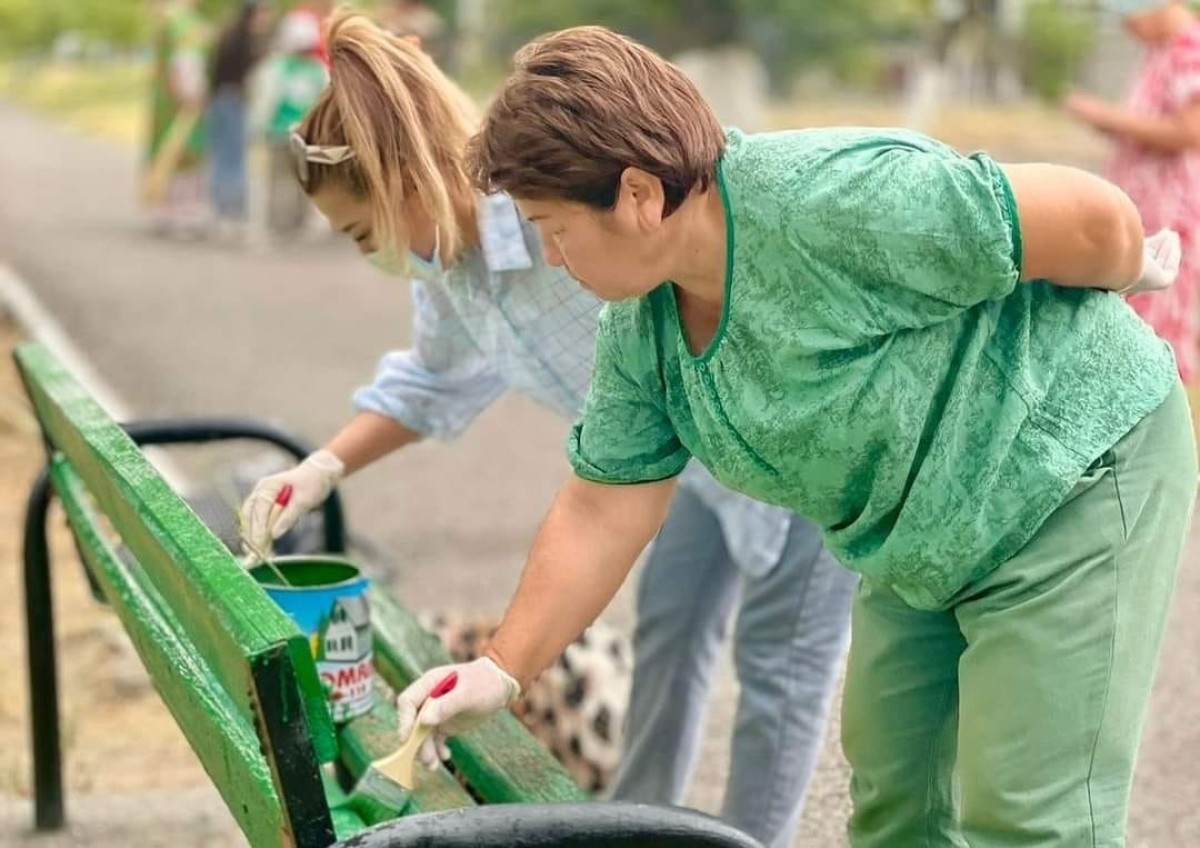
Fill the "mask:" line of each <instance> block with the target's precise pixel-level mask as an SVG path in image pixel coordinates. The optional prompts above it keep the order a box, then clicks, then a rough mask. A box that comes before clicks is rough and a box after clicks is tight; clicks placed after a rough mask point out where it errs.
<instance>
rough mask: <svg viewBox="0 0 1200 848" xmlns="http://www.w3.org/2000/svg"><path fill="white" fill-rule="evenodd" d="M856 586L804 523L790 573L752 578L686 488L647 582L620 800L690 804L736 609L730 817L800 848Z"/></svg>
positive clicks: (797, 522) (792, 542)
mask: <svg viewBox="0 0 1200 848" xmlns="http://www.w3.org/2000/svg"><path fill="white" fill-rule="evenodd" d="M857 584H858V578H857V576H856V575H854V574H851V573H850V572H849V571H846V570H845V569H843V568H842V567H841V566H840V565H839V564H838V563H837V561H836V560H834V559H833V557H832V556H831V555H830V554H829V553H828V551H826V550H825V548H824V546H823V544H822V542H821V535H820V532H819V531H818V530H817V527H816V526H815V525H814V524H812V523H811V522H809V521H806V520H804V519H802V518H800V517H798V516H797V517H795V518H794V519H793V522H792V526H791V530H790V532H789V535H788V540H787V545H786V547H785V548H784V551H783V555H782V557H781V559H780V562H779V563H778V565H776V566H775V568H774V569H772V570H771V571H770V572H768V573H767V574H766V575H764V576H762V577H756V578H750V577H745V576H743V575H742V574H741V573H740V572H739V571H738V568H737V566H736V565H735V564H734V562H733V559H732V558H731V557H730V554H729V551H728V549H727V547H726V544H725V538H724V536H723V534H722V533H721V528H720V526H719V525H718V523H717V519H716V516H715V514H714V513H713V512H712V511H711V510H710V509H709V508H708V507H707V506H706V505H705V504H704V502H703V501H702V500H701V499H700V498H698V497H697V496H696V495H695V494H693V493H692V492H690V491H688V490H687V489H686V488H681V489H679V491H678V492H676V494H675V500H674V502H673V504H672V507H671V512H670V515H669V516H668V518H667V521H666V523H665V524H664V525H663V529H662V532H661V533H660V534H659V537H658V539H657V541H656V542H655V543H654V547H653V549H652V550H651V552H650V556H649V559H648V560H647V562H646V565H645V568H644V571H643V572H642V576H641V583H640V585H639V587H638V598H637V613H638V622H637V628H636V630H635V634H634V674H633V691H632V693H631V695H630V704H629V715H628V718H627V729H626V750H625V756H624V758H623V760H622V763H621V768H620V770H619V772H618V774H617V778H616V781H615V784H614V789H613V797H614V798H617V799H619V800H626V801H639V802H643V803H656V804H678V803H679V802H680V801H681V799H682V798H683V794H684V790H685V788H686V785H687V782H688V778H689V776H690V774H691V771H692V767H693V765H694V763H695V759H696V753H697V751H698V749H699V744H700V736H701V733H702V731H703V721H704V712H705V709H704V708H705V701H706V699H707V695H708V690H709V684H710V682H711V679H712V672H713V667H714V666H715V664H716V660H717V658H718V656H719V652H720V647H721V644H722V642H723V641H724V639H725V636H726V633H727V629H728V623H729V619H730V617H731V614H732V612H733V609H734V606H735V605H737V606H738V615H737V623H736V625H735V632H734V657H735V663H736V668H737V675H738V682H739V683H740V686H741V694H740V697H739V701H738V707H737V718H736V722H735V726H734V732H733V742H732V762H731V768H730V774H729V780H728V783H727V784H726V791H725V802H724V805H723V808H722V812H721V817H722V818H723V819H724V820H725V821H727V822H729V823H730V824H732V825H734V826H735V827H738V828H740V829H741V830H743V831H745V832H746V833H749V834H750V835H752V836H754V837H756V838H757V839H759V840H760V841H761V842H762V843H763V844H765V845H767V846H771V848H776V846H779V848H782V846H787V845H790V844H791V842H792V840H793V838H794V836H795V832H796V829H797V828H798V826H799V823H800V814H801V812H802V810H803V806H804V795H805V792H806V791H807V789H808V784H809V781H810V780H811V778H812V774H813V771H814V770H815V769H816V765H817V760H818V758H819V756H820V752H821V746H822V742H823V741H824V737H825V728H826V724H827V720H828V717H829V705H830V701H831V700H832V697H833V692H834V689H835V687H836V684H837V679H838V672H839V671H840V669H841V662H842V659H843V658H844V656H845V653H846V646H847V641H848V638H849V618H850V606H851V603H852V601H853V598H854V592H855V587H856V586H857ZM739 588H740V589H741V592H740V603H739V602H738V597H739V591H738V590H739Z"/></svg>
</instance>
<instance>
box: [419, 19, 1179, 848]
mask: <svg viewBox="0 0 1200 848" xmlns="http://www.w3.org/2000/svg"><path fill="white" fill-rule="evenodd" d="M471 162H472V165H471V167H472V172H473V173H474V174H475V175H476V178H477V183H478V185H480V186H481V187H482V188H484V189H486V190H489V191H492V190H503V191H507V192H510V193H511V195H512V196H513V197H514V199H515V200H516V202H517V204H518V206H519V207H520V208H521V211H522V212H523V213H525V215H526V216H527V218H528V219H529V220H531V221H533V222H535V223H536V225H537V226H538V228H539V230H540V232H541V233H542V237H543V245H544V249H545V251H546V256H547V261H549V262H550V263H552V264H555V265H561V266H563V267H566V268H569V269H570V271H571V274H572V276H574V277H576V278H577V279H579V280H581V281H582V282H583V283H584V284H585V285H586V286H588V287H589V288H590V289H591V290H593V291H595V292H596V293H597V294H598V295H599V296H600V297H602V298H604V299H605V300H608V301H611V302H610V303H609V304H608V306H607V307H606V309H605V312H604V314H603V316H602V318H601V322H600V330H599V334H598V337H597V344H596V367H595V371H594V374H593V377H592V383H591V390H590V392H589V395H588V399H587V402H586V404H585V407H584V413H583V416H582V417H581V419H580V421H579V422H578V423H577V424H576V426H575V429H574V430H573V432H572V435H571V437H570V439H569V443H568V449H569V457H570V460H571V464H572V466H573V468H574V471H575V475H574V476H572V477H570V478H569V479H568V480H567V481H566V482H565V483H564V485H563V487H562V489H561V490H560V492H559V495H558V497H557V499H556V501H555V503H554V505H553V506H552V507H551V509H550V512H549V514H548V515H547V517H546V520H545V522H544V523H543V525H542V528H541V530H540V531H539V533H538V538H537V540H536V541H535V542H534V545H533V548H532V550H531V552H530V555H529V562H528V565H527V566H526V569H525V573H524V575H523V577H522V579H521V584H520V587H519V588H518V590H517V593H516V595H515V596H514V598H513V600H512V602H511V603H510V605H509V609H508V612H507V613H506V614H505V618H504V621H503V623H502V624H501V626H500V628H499V630H498V631H497V632H496V634H495V636H494V637H493V638H492V640H491V642H490V643H489V646H488V648H487V652H488V656H489V657H490V658H491V660H492V662H491V664H485V663H476V664H473V665H462V666H457V667H455V670H456V671H458V675H459V676H458V685H457V687H456V688H455V690H454V691H453V692H451V693H449V694H448V695H446V696H445V697H443V698H439V699H437V700H435V701H433V702H432V703H430V704H429V705H428V707H427V708H424V709H422V704H423V703H424V702H425V701H426V699H427V696H428V695H429V692H430V690H431V689H432V687H433V686H434V684H435V683H436V682H437V680H438V679H440V675H444V674H445V673H446V671H445V670H444V669H440V670H438V671H436V672H432V673H430V674H428V675H426V676H423V677H422V678H420V679H418V680H417V681H416V682H414V683H413V684H412V686H410V687H409V688H408V689H407V690H405V691H404V692H403V693H401V695H400V698H399V713H400V715H401V718H402V719H403V722H404V726H403V730H402V735H404V733H405V732H407V731H408V729H409V728H410V727H411V726H412V723H413V720H414V719H413V717H414V716H416V715H418V710H420V712H419V715H420V720H421V721H422V722H424V723H426V724H428V725H430V726H433V727H436V728H437V732H438V733H441V734H448V733H449V734H453V733H455V732H461V731H462V730H464V729H468V728H469V727H470V726H471V725H472V723H474V722H477V721H479V720H480V719H481V718H483V717H486V716H487V715H488V714H489V713H490V712H491V711H494V710H496V709H498V708H499V707H500V706H502V705H503V704H504V703H505V702H506V700H507V699H508V698H509V697H511V694H512V692H514V691H518V690H519V687H520V685H522V684H524V683H526V682H527V681H529V680H530V679H532V677H533V676H534V675H536V674H537V673H538V672H539V671H540V670H541V669H543V668H544V667H545V666H546V665H547V664H548V663H549V662H551V661H552V660H553V657H554V656H556V655H557V653H558V652H559V651H560V650H561V649H562V647H563V646H564V645H565V644H567V643H569V642H570V640H571V639H572V638H573V637H574V636H575V634H576V633H578V632H579V631H580V630H581V629H582V628H583V627H584V626H586V625H587V624H588V623H589V622H590V621H591V620H592V617H594V616H595V614H596V613H598V612H599V610H601V609H603V607H604V606H605V604H607V603H608V600H609V598H610V597H611V596H612V594H613V593H614V592H615V591H616V590H617V587H619V586H620V584H621V581H622V580H623V579H624V577H625V575H626V574H627V573H628V572H629V569H630V567H631V566H632V564H633V559H634V557H635V555H636V552H637V551H638V549H639V548H640V546H641V545H642V544H643V543H644V542H645V540H647V539H649V538H650V537H651V536H652V535H653V534H654V532H655V531H656V530H657V529H658V525H659V522H660V520H661V518H662V516H663V515H664V513H665V511H666V509H667V505H668V503H669V501H670V498H671V494H672V478H674V477H675V476H676V475H678V474H679V472H680V471H682V469H683V468H684V467H685V466H686V465H687V464H688V463H689V461H690V460H691V459H692V458H695V459H697V460H699V461H701V462H702V463H704V465H705V466H706V467H707V468H708V469H709V470H710V471H712V472H713V474H714V475H715V476H716V477H717V478H718V479H719V480H721V481H722V482H723V483H725V484H726V485H728V486H730V487H731V488H734V489H736V490H738V491H741V492H744V493H747V494H749V495H751V496H753V497H757V498H760V499H762V500H764V501H767V502H771V503H776V504H779V505H780V506H783V507H786V508H789V509H793V510H797V511H799V512H801V513H803V514H804V515H806V516H809V517H811V518H812V519H813V520H814V521H816V522H817V523H818V524H819V525H820V526H821V528H822V530H823V531H824V537H825V540H826V543H827V544H828V545H829V547H830V549H831V550H832V551H833V552H834V553H835V554H836V555H837V556H838V557H839V558H840V559H841V560H842V561H843V562H844V563H845V564H846V565H847V567H849V568H851V569H853V570H855V571H857V572H859V573H861V574H862V575H863V577H862V581H861V584H860V588H859V590H858V596H857V599H856V601H855V607H854V626H853V639H852V647H851V651H850V660H849V666H848V671H847V676H846V689H845V699H844V705H843V721H842V740H843V746H844V748H845V750H846V755H847V757H848V759H849V761H850V764H851V766H852V768H853V779H852V782H851V794H852V796H853V801H854V813H853V816H852V818H851V821H850V827H849V831H850V842H851V845H853V846H854V848H916V846H934V845H936V846H939V847H940V846H946V847H947V848H948V847H949V846H966V845H970V846H971V848H1051V846H1053V848H1097V846H1101V845H1103V846H1109V847H1110V848H1115V846H1119V845H1123V844H1124V830H1125V819H1126V809H1127V804H1128V798H1129V791H1130V785H1131V783H1132V778H1133V769H1134V763H1135V761H1136V757H1137V749H1138V742H1139V739H1140V736H1141V731H1142V725H1143V720H1144V718H1145V715H1146V708H1147V704H1148V701H1149V697H1150V688H1151V684H1152V682H1153V679H1154V671H1155V665H1156V662H1157V658H1158V651H1159V646H1160V645H1161V640H1162V634H1163V629H1164V625H1165V622H1166V618H1167V612H1168V610H1169V608H1170V603H1171V597H1172V592H1173V588H1174V583H1175V575H1176V572H1177V569H1178V567H1179V562H1180V557H1181V555H1182V551H1183V545H1184V541H1185V539H1186V537H1187V532H1188V524H1189V520H1190V518H1191V514H1192V506H1193V504H1194V502H1195V496H1196V475H1197V466H1196V451H1195V445H1194V443H1193V440H1192V434H1191V423H1190V417H1189V413H1188V405H1187V400H1186V397H1185V394H1184V391H1183V388H1182V386H1181V385H1180V381H1179V376H1178V373H1177V370H1176V366H1175V362H1174V359H1173V357H1172V355H1171V350H1170V348H1169V347H1168V346H1167V345H1166V344H1165V343H1164V342H1162V341H1161V340H1159V339H1158V338H1156V337H1155V336H1154V334H1153V332H1151V331H1150V329H1149V328H1148V327H1147V326H1146V325H1145V324H1144V323H1143V322H1142V321H1141V320H1140V319H1138V317H1137V316H1136V315H1134V314H1133V312H1132V311H1131V310H1130V309H1129V307H1128V306H1127V305H1126V304H1125V303H1124V301H1123V300H1122V298H1121V296H1120V295H1121V294H1123V293H1129V292H1134V291H1141V290H1152V289H1164V288H1169V286H1170V285H1171V283H1172V282H1173V280H1174V277H1175V275H1176V273H1177V272H1178V268H1179V258H1180V257H1179V239H1178V236H1177V235H1176V234H1174V233H1171V232H1161V233H1156V234H1154V235H1151V236H1150V237H1149V238H1147V237H1146V233H1145V231H1144V229H1143V226H1142V220H1141V218H1140V216H1139V215H1138V211H1137V209H1136V207H1135V206H1134V204H1133V203H1132V202H1131V201H1130V199H1129V198H1128V197H1127V196H1126V195H1124V194H1123V193H1122V192H1121V191H1120V190H1118V189H1117V188H1116V187H1115V186H1113V185H1112V184H1110V183H1108V182H1106V181H1104V180H1102V179H1100V178H1098V177H1095V176H1093V175H1091V174H1087V173H1085V172H1082V171H1079V170H1075V169H1071V168H1066V167H1061V166H1056V165H1047V164H1021V165H1002V164H1000V163H998V162H996V161H994V160H993V159H991V158H990V157H988V156H986V155H984V154H976V155H973V156H963V155H961V154H959V153H958V152H957V151H955V150H952V149H951V148H949V147H947V146H945V145H943V144H939V143H938V142H936V141H934V140H933V139H929V138H926V137H924V136H920V135H917V134H914V133H908V132H903V131H899V130H881V129H841V128H829V129H816V130H806V131H798V132H783V133H764V134H760V135H746V134H744V133H741V132H739V131H737V130H725V129H723V128H722V127H721V125H720V124H719V123H718V122H717V120H716V118H715V116H714V115H713V113H712V110H711V109H710V108H709V107H708V105H707V104H706V103H705V102H704V101H703V99H702V98H701V97H700V95H699V93H698V92H697V91H696V88H695V86H693V85H692V84H691V83H689V82H688V81H687V79H686V77H684V75H683V74H682V73H681V72H680V71H679V69H678V68H675V67H674V66H672V65H671V64H669V63H668V62H666V61H664V60H663V59H662V58H661V57H659V56H658V55H656V54H654V53H653V52H652V51H650V50H648V49H646V48H645V47H642V46H641V45H639V44H636V43H635V42H633V41H631V40H629V39H627V38H623V37H622V36H620V35H618V34H616V33H613V32H611V31H609V30H605V29H603V28H600V27H579V28H575V29H570V30H564V31H562V32H556V33H551V34H549V35H547V36H544V37H543V38H540V39H538V40H537V41H535V42H534V43H533V44H531V45H529V46H528V47H526V48H525V49H523V50H522V51H521V52H520V53H519V54H518V56H517V60H516V68H515V70H514V72H513V74H512V75H511V76H510V78H509V79H508V81H507V82H506V83H505V84H504V85H503V86H502V88H501V90H500V92H499V94H498V95H497V97H496V99H495V100H494V101H493V102H492V105H491V107H490V108H489V111H488V114H487V116H486V118H485V121H484V128H483V131H482V132H481V134H480V136H479V138H478V140H477V141H476V143H475V144H474V146H473V154H472V157H471ZM793 671H794V673H800V669H799V668H797V669H794V670H793Z"/></svg>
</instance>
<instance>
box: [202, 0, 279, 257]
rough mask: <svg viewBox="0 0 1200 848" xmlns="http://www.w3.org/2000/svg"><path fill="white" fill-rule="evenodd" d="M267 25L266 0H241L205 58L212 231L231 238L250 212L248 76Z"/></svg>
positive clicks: (241, 229) (259, 53) (240, 232)
mask: <svg viewBox="0 0 1200 848" xmlns="http://www.w3.org/2000/svg"><path fill="white" fill-rule="evenodd" d="M269 26H270V8H269V7H268V5H267V3H266V2H265V0H243V2H242V5H241V7H240V8H239V9H238V10H237V13H236V15H235V17H234V18H233V20H232V21H230V22H229V24H228V25H227V26H226V27H225V28H224V30H222V31H221V34H220V35H219V36H218V37H217V41H216V45H215V46H214V48H213V51H212V59H211V62H210V64H209V88H210V91H211V95H210V98H209V104H208V136H209V144H210V148H211V157H212V169H211V172H210V176H209V193H210V196H211V198H212V205H213V211H214V212H215V214H216V227H217V235H218V236H220V237H223V238H228V239H235V240H236V239H240V238H242V237H243V236H244V234H245V226H246V219H247V215H248V212H249V209H248V206H249V201H248V196H249V185H248V183H249V177H248V173H247V167H246V159H247V147H248V144H249V134H248V131H247V126H246V122H247V117H246V111H247V107H246V99H247V81H248V79H249V78H250V74H251V72H252V71H253V69H254V66H255V65H256V64H257V63H258V61H259V59H260V58H261V57H262V54H263V51H264V48H265V46H266V45H265V40H266V35H267V30H268V27H269Z"/></svg>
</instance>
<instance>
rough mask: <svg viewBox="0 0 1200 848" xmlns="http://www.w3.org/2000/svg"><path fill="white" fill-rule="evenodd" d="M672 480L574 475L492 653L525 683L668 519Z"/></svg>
mask: <svg viewBox="0 0 1200 848" xmlns="http://www.w3.org/2000/svg"><path fill="white" fill-rule="evenodd" d="M673 491H674V481H673V480H666V481H662V482H658V483H645V484H640V485H632V486H605V485H601V484H598V483H589V482H587V481H584V480H581V479H579V478H571V479H570V480H568V481H567V483H566V484H564V485H563V487H562V489H561V490H560V491H559V493H558V497H557V498H555V501H554V504H553V506H551V508H550V511H549V513H548V514H547V515H546V520H545V521H544V522H543V523H542V527H541V529H540V530H539V531H538V535H537V539H536V540H535V541H534V543H533V548H532V550H531V551H530V554H529V561H528V563H527V564H526V566H525V572H524V574H522V576H521V582H520V585H519V586H518V587H517V592H516V594H515V595H514V596H513V599H512V602H511V603H510V604H509V607H508V611H507V612H506V613H505V614H504V621H503V622H502V623H501V625H500V629H499V630H497V631H496V635H495V636H494V637H493V638H492V640H491V642H490V644H489V646H488V650H487V653H488V654H489V655H490V656H491V657H492V659H494V660H495V661H496V662H497V663H498V664H499V665H500V666H501V668H503V669H505V670H506V671H507V672H508V673H509V674H511V675H512V676H513V677H515V678H517V680H518V681H519V682H520V683H521V686H522V688H524V687H526V686H528V684H529V682H530V681H531V680H532V679H533V678H534V677H536V676H537V675H538V673H540V672H541V671H542V670H543V669H545V668H546V667H547V666H549V665H550V664H551V663H552V662H554V660H555V659H557V658H558V657H559V656H560V655H561V654H562V652H563V651H564V650H566V648H567V646H568V645H569V644H570V643H571V642H572V640H574V639H575V638H576V637H578V636H579V634H580V633H582V632H583V631H584V630H585V629H586V628H587V627H588V625H590V624H591V623H592V622H593V621H595V620H596V617H597V616H599V615H600V613H601V612H602V611H603V610H604V608H605V607H606V606H607V605H608V603H609V601H611V600H612V598H613V596H614V595H615V594H616V593H617V590H618V589H619V588H620V587H621V584H622V583H623V582H624V581H625V578H626V576H628V574H629V570H630V569H631V568H632V567H633V564H634V562H636V560H637V557H638V555H639V554H640V553H641V552H642V549H643V548H645V547H646V545H647V544H648V543H649V542H650V540H651V539H652V538H653V537H654V534H655V533H656V532H658V529H659V527H661V526H662V522H663V519H664V518H665V517H666V513H667V506H668V504H669V503H670V500H671V494H672V492H673Z"/></svg>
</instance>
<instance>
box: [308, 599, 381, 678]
mask: <svg viewBox="0 0 1200 848" xmlns="http://www.w3.org/2000/svg"><path fill="white" fill-rule="evenodd" d="M317 635H318V639H319V640H320V642H319V644H320V646H321V651H320V654H319V656H318V657H317V658H318V659H320V660H325V661H326V662H357V661H358V660H360V659H362V658H363V657H366V656H367V655H368V654H369V653H370V652H371V615H370V609H369V607H368V606H367V599H366V598H365V597H363V596H362V595H356V596H354V597H346V598H338V599H337V601H336V602H335V603H334V605H333V609H332V610H330V612H329V616H328V618H324V620H323V621H322V622H321V626H320V629H319V630H318V634H317Z"/></svg>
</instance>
